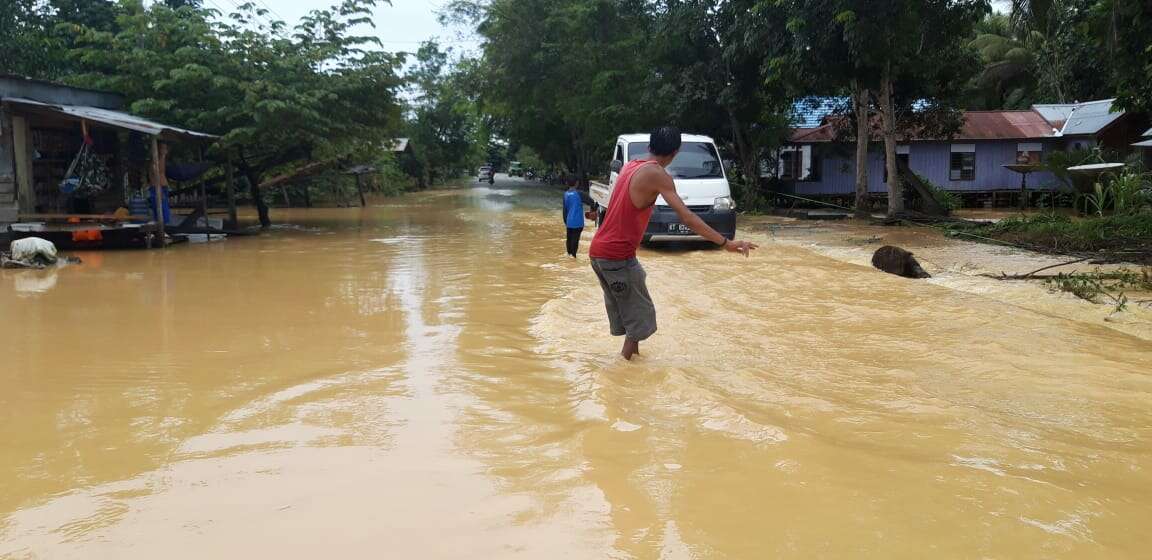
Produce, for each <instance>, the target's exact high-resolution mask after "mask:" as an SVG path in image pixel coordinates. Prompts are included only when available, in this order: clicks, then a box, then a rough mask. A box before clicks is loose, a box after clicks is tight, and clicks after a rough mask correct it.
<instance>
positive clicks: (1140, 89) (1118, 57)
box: [1096, 0, 1152, 113]
mask: <svg viewBox="0 0 1152 560" xmlns="http://www.w3.org/2000/svg"><path fill="white" fill-rule="evenodd" d="M1096 17H1097V20H1098V21H1099V20H1104V22H1105V23H1106V24H1109V25H1106V29H1107V30H1108V31H1109V32H1110V33H1111V34H1112V36H1113V39H1112V41H1109V42H1108V43H1110V45H1111V47H1112V48H1111V53H1110V54H1111V60H1112V65H1113V66H1112V68H1113V72H1114V74H1113V84H1114V86H1115V93H1116V97H1117V99H1116V103H1117V105H1119V106H1120V107H1123V108H1125V109H1127V110H1130V111H1143V112H1146V113H1152V40H1150V38H1152V3H1149V2H1148V1H1147V0H1102V1H1101V2H1100V8H1099V9H1098V10H1097V11H1096Z"/></svg>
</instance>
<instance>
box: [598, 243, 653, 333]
mask: <svg viewBox="0 0 1152 560" xmlns="http://www.w3.org/2000/svg"><path fill="white" fill-rule="evenodd" d="M592 270H593V271H595V272H596V278H598V279H599V280H600V288H601V289H603V290H604V307H605V308H606V309H607V311H608V325H609V326H610V327H611V329H612V336H625V335H627V336H628V340H636V341H640V340H644V339H646V338H648V337H650V336H652V334H653V333H655V332H656V306H654V305H652V296H650V295H648V286H647V284H646V282H645V281H646V280H647V278H648V274H647V273H646V272H644V267H642V266H640V261H638V260H636V259H635V258H631V259H628V260H626V261H614V260H608V259H592Z"/></svg>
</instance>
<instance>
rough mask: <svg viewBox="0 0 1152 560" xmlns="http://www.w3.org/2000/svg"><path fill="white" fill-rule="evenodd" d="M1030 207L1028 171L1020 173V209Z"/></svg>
mask: <svg viewBox="0 0 1152 560" xmlns="http://www.w3.org/2000/svg"><path fill="white" fill-rule="evenodd" d="M1027 207H1028V172H1022V173H1020V211H1021V212H1023V211H1024V209H1025V208H1027Z"/></svg>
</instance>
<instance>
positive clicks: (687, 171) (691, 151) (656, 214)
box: [589, 134, 736, 242]
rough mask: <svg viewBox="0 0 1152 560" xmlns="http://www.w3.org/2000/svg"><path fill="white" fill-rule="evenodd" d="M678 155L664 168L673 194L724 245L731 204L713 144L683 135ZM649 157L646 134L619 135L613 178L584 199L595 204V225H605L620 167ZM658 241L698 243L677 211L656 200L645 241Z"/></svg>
mask: <svg viewBox="0 0 1152 560" xmlns="http://www.w3.org/2000/svg"><path fill="white" fill-rule="evenodd" d="M680 141H681V145H680V152H679V153H678V154H676V158H675V159H673V160H672V163H671V164H670V165H669V166H668V167H667V171H668V174H669V175H671V176H672V179H673V181H674V182H675V183H676V192H677V193H679V195H680V198H682V199H684V204H685V205H686V206H688V209H689V210H691V211H692V212H694V213H695V214H696V215H697V216H700V219H702V220H704V223H706V224H708V225H709V226H712V228H713V229H715V230H716V231H718V232H720V233H721V234H722V235H723V236H724V237H727V238H728V239H734V238H735V237H736V202H735V201H734V200H732V189H731V187H729V185H728V177H727V175H726V171H725V169H724V164H723V163H722V162H721V160H720V153H719V152H718V151H717V150H716V143H715V142H713V141H712V139H711V138H709V137H707V136H700V135H697V134H682V135H681V136H680ZM647 153H648V135H647V134H623V135H621V136H620V137H618V138H617V139H616V147H615V148H613V152H612V163H611V170H612V172H611V173H610V174H609V176H608V184H607V185H605V184H601V183H592V185H591V187H590V189H589V194H591V196H592V200H593V201H594V202H595V203H596V206H597V208H596V211H597V214H596V223H597V225H599V224H600V222H602V221H603V219H604V212H605V211H607V209H608V201H609V200H610V199H611V197H612V196H613V193H614V192H615V187H616V177H617V175H618V174H619V172H620V168H622V167H623V166H624V163H625V162H627V161H631V160H634V159H639V158H642V157H644V156H645V155H646V154H647ZM658 238H677V239H686V238H687V239H693V238H695V239H699V236H697V235H696V233H695V232H693V231H692V229H691V228H689V227H688V226H687V225H684V224H682V223H680V218H679V217H678V216H676V211H675V210H672V208H671V207H669V206H668V203H666V202H664V198H663V197H657V198H656V209H655V210H654V211H653V212H652V218H651V219H649V220H648V229H647V230H646V231H645V232H644V241H645V242H648V241H652V240H653V239H658Z"/></svg>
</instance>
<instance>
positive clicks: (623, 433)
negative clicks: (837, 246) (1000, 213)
mask: <svg viewBox="0 0 1152 560" xmlns="http://www.w3.org/2000/svg"><path fill="white" fill-rule="evenodd" d="M558 203H559V193H557V192H555V191H543V190H542V189H520V188H508V189H488V188H481V189H466V190H459V191H444V192H438V193H431V194H421V195H419V196H412V197H407V198H402V199H395V200H392V201H389V202H387V203H384V204H382V205H378V206H375V207H371V208H369V209H366V210H363V211H362V210H360V209H339V210H314V211H301V212H296V213H279V214H278V218H279V219H280V220H282V221H284V222H287V223H290V224H293V225H292V226H286V227H280V228H277V229H275V230H274V231H272V232H271V233H270V234H268V235H265V236H261V237H255V238H244V239H232V240H228V241H224V242H221V243H213V244H209V245H198V246H181V247H174V248H172V249H170V250H167V251H163V252H160V251H153V252H107V253H100V254H84V255H82V256H83V257H84V259H85V262H84V264H83V265H80V266H72V267H66V268H63V269H60V270H55V271H3V272H2V273H0V339H2V340H3V341H4V351H3V353H2V354H0V442H2V448H0V557H5V558H52V559H56V558H149V559H151V558H212V557H215V558H256V557H260V558H317V557H328V558H369V557H372V558H379V557H390V558H508V557H524V558H557V557H565V558H666V559H674V558H1076V559H1085V558H1147V557H1148V556H1147V555H1148V551H1149V549H1150V547H1152V532H1150V527H1152V441H1150V438H1152V377H1150V372H1152V343H1150V342H1149V341H1147V340H1145V339H1143V338H1139V337H1136V336H1132V335H1129V334H1125V333H1122V332H1118V331H1117V330H1114V329H1111V328H1108V327H1106V326H1104V325H1102V324H1094V323H1092V322H1085V321H1074V320H1068V319H1064V318H1060V317H1054V316H1052V315H1050V314H1045V313H1041V312H1037V311H1033V310H1029V309H1027V308H1026V307H1021V306H1015V305H1009V304H1006V303H1004V302H1003V301H1001V300H998V299H996V298H992V297H988V295H986V294H979V293H972V292H971V291H964V290H958V289H952V288H949V287H948V286H946V285H940V284H933V283H924V282H913V281H908V280H904V279H901V278H897V277H894V276H888V275H884V274H881V273H879V272H876V271H874V270H872V269H869V268H867V267H863V266H858V265H856V264H853V263H850V262H844V261H843V260H836V259H833V258H829V257H828V256H825V255H821V254H818V253H817V252H814V251H813V250H811V249H809V248H805V247H803V246H798V245H796V244H788V243H783V242H773V241H771V240H770V239H769V238H768V237H767V235H762V236H761V237H760V239H761V240H762V241H763V242H764V245H763V247H762V248H761V250H760V251H759V252H758V253H756V255H755V256H754V257H753V258H751V259H741V258H736V257H734V256H732V255H728V254H723V253H721V252H718V251H715V250H700V249H698V248H683V247H671V248H667V247H666V248H658V249H650V250H645V251H643V252H642V255H641V258H642V259H643V260H644V263H645V265H646V267H647V268H648V272H649V279H650V284H651V290H652V294H653V297H654V299H655V300H656V301H657V305H658V309H659V313H660V332H659V333H657V335H656V336H655V337H654V339H653V340H652V341H651V343H649V344H646V345H644V348H643V350H642V351H643V352H644V354H643V356H642V357H641V358H640V359H639V360H638V361H637V362H636V363H632V364H628V363H622V362H620V361H618V360H616V359H614V358H613V357H612V355H613V353H614V351H615V350H616V349H617V342H618V341H616V340H613V339H612V338H610V337H609V336H607V334H606V322H605V320H604V317H603V311H602V308H601V302H600V299H599V298H600V294H599V289H598V288H597V287H596V286H595V282H594V278H593V276H592V273H591V271H590V270H589V268H588V267H587V263H586V259H585V258H584V257H583V256H582V257H581V260H580V261H579V262H573V261H571V260H567V259H566V258H565V257H564V256H563V253H564V247H563V245H564V244H563V230H562V229H561V224H560V216H559V212H558ZM590 234H591V232H590V231H589V232H586V234H585V241H584V248H583V249H584V251H585V252H586V249H587V242H588V239H589V237H590Z"/></svg>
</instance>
